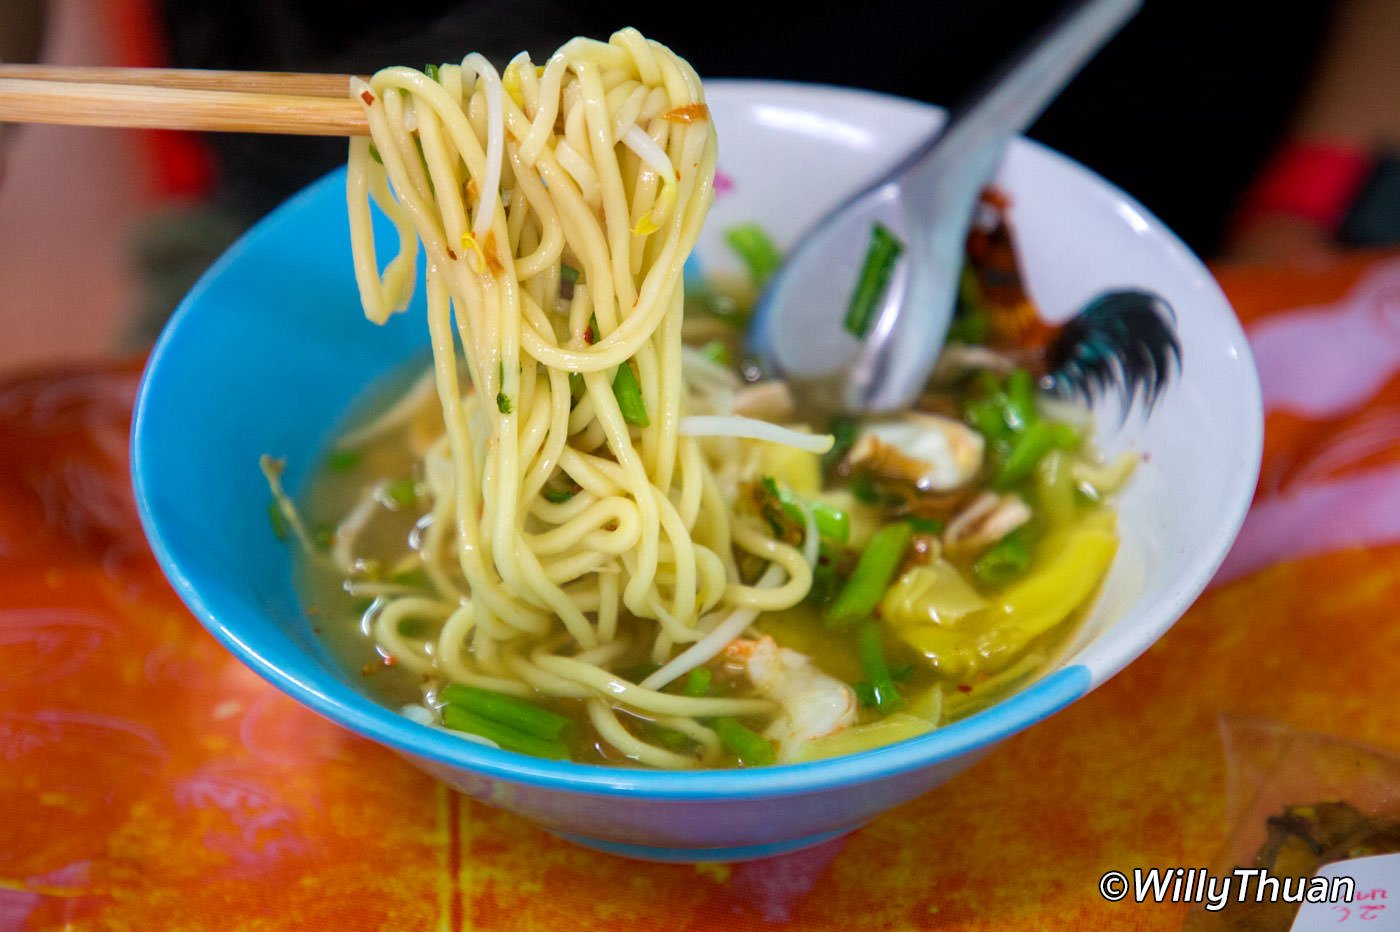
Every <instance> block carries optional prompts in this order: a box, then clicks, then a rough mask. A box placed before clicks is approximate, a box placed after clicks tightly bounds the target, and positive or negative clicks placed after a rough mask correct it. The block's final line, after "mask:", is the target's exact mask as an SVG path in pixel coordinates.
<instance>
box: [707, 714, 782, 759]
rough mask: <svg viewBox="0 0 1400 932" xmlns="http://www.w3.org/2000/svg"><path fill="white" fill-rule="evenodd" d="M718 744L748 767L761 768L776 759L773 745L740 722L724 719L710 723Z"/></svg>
mask: <svg viewBox="0 0 1400 932" xmlns="http://www.w3.org/2000/svg"><path fill="white" fill-rule="evenodd" d="M710 724H711V725H712V726H713V727H714V729H715V734H716V735H718V736H719V740H720V743H721V744H723V745H724V746H725V747H726V748H728V749H729V750H730V752H731V753H733V754H734V756H735V757H737V758H739V762H740V763H742V764H744V765H745V766H748V767H761V766H764V765H766V764H771V763H773V762H774V761H775V760H777V759H778V756H777V754H775V753H774V751H773V743H772V742H771V741H769V740H768V739H767V738H765V737H763V736H762V735H760V734H759V733H758V732H756V731H753V730H752V729H750V728H748V727H747V726H745V725H743V724H741V723H740V722H738V721H736V720H734V719H732V718H728V717H724V718H717V719H715V720H714V721H713V722H711V723H710Z"/></svg>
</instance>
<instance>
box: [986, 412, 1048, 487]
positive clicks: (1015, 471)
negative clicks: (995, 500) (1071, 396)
mask: <svg viewBox="0 0 1400 932" xmlns="http://www.w3.org/2000/svg"><path fill="white" fill-rule="evenodd" d="M1053 449H1055V430H1054V426H1053V425H1052V424H1050V423H1049V422H1048V421H1036V422H1034V423H1033V424H1031V425H1030V426H1029V427H1027V428H1026V429H1025V431H1024V432H1023V433H1021V435H1020V436H1018V437H1017V438H1016V439H1015V440H1014V441H1012V443H1011V452H1010V453H1008V454H1007V456H1006V459H1005V461H1003V462H1002V464H1001V466H1000V468H998V469H997V471H996V475H994V476H993V477H992V487H993V488H997V489H1009V488H1011V487H1012V486H1014V485H1017V484H1018V483H1020V482H1022V481H1024V480H1025V479H1027V478H1028V477H1029V476H1030V475H1031V473H1033V472H1035V467H1036V464H1038V463H1039V462H1040V461H1041V459H1042V458H1043V457H1044V456H1045V454H1047V453H1049V452H1050V451H1051V450H1053Z"/></svg>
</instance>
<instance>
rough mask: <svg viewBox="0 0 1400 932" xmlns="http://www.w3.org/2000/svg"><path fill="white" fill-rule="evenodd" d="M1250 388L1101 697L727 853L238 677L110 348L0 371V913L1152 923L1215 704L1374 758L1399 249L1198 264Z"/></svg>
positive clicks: (431, 922)
mask: <svg viewBox="0 0 1400 932" xmlns="http://www.w3.org/2000/svg"><path fill="white" fill-rule="evenodd" d="M1221 279H1222V282H1223V284H1224V285H1225V287H1226V290H1227V292H1228V293H1229V294H1230V297H1231V298H1232V300H1233V301H1234V303H1235V305H1236V307H1237V308H1238V310H1239V312H1240V314H1241V316H1242V318H1243V319H1244V320H1245V322H1246V324H1247V326H1248V328H1249V332H1250V336H1251V340H1252V342H1253V343H1254V345H1255V346H1256V349H1257V353H1258V357H1259V362H1260V368H1261V373H1262V380H1263V384H1264V390H1265V397H1266V400H1267V403H1268V406H1269V416H1268V424H1267V439H1266V453H1265V463H1264V471H1263V478H1262V480H1261V483H1260V490H1259V494H1258V497H1257V499H1256V503H1255V508H1254V510H1253V512H1252V513H1251V516H1250V519H1249V521H1248V522H1247V524H1246V526H1245V529H1244V532H1243V533H1242V535H1241V537H1240V540H1239V542H1238V544H1237V546H1236V548H1235V550H1234V552H1233V553H1232V555H1231V557H1230V559H1229V560H1228V561H1227V563H1226V566H1225V567H1224V569H1223V570H1222V572H1221V575H1220V576H1219V577H1218V578H1217V580H1216V583H1215V584H1214V585H1213V587H1212V589H1211V590H1210V591H1208V592H1207V594H1206V595H1205V596H1203V597H1202V598H1201V599H1200V600H1199V601H1198V602H1197V604H1196V605H1195V607H1193V608H1192V609H1191V611H1190V612H1189V613H1188V614H1187V616H1186V617H1185V618H1183V619H1182V620H1181V621H1180V622H1179V623H1178V624H1177V625H1176V627H1175V628H1174V629H1173V630H1172V631H1171V632H1169V633H1168V634H1167V635H1166V637H1164V638H1163V639H1162V640H1161V641H1160V642H1159V643H1158V644H1157V645H1156V646H1155V647H1153V648H1152V649H1151V650H1150V651H1148V652H1147V654H1146V655H1145V656H1143V657H1142V658H1141V659H1140V660H1138V661H1137V662H1136V663H1134V664H1133V665H1132V666H1130V667H1129V668H1128V669H1127V670H1126V671H1125V672H1123V673H1122V674H1120V675H1119V676H1118V677H1116V678H1115V679H1114V680H1113V681H1111V682H1110V683H1108V684H1107V685H1106V686H1104V687H1103V688H1101V689H1099V690H1098V691H1097V692H1095V693H1094V694H1092V695H1090V696H1089V697H1088V698H1086V699H1084V700H1082V701H1080V702H1078V703H1076V704H1075V705H1073V706H1071V707H1070V708H1069V709H1068V710H1066V711H1065V712H1062V713H1061V714H1059V715H1057V716H1055V717H1054V718H1052V719H1051V720H1049V721H1048V722H1046V723H1044V724H1042V725H1039V726H1037V727H1036V728H1034V729H1033V730H1031V731H1029V732H1027V733H1025V734H1022V735H1020V736H1018V737H1016V738H1014V739H1012V740H1011V741H1009V742H1008V743H1007V744H1006V745H1005V746H1004V747H1003V748H1002V749H1000V750H998V751H997V752H995V753H994V754H992V755H991V756H990V757H988V758H987V759H986V760H985V761H983V762H982V763H980V764H979V765H977V766H975V767H974V768H972V769H971V770H970V771H968V772H967V773H965V774H964V775H963V776H961V777H959V778H957V779H956V780H954V781H953V782H951V783H949V784H947V785H945V786H943V787H941V788H939V789H938V790H935V791H934V792H932V793H930V794H929V795H927V796H925V797H923V798H922V799H919V800H917V801H915V802H913V803H910V804H908V805H906V806H904V807H902V808H900V809H898V810H896V811H894V812H891V813H889V814H888V815H886V816H884V817H882V818H880V819H878V820H876V821H875V822H873V823H872V824H870V825H869V826H868V827H867V828H865V829H864V830H862V831H860V832H857V833H856V834H854V835H851V836H849V837H847V838H844V839H839V840H837V841H834V842H830V843H828V844H826V845H823V846H821V847H819V848H815V849H811V850H808V851H804V852H799V853H797V854H794V855H790V856H787V857H782V858H776V859H773V860H770V861H763V862H753V863H748V864H740V865H733V866H728V865H703V866H700V867H695V866H671V865H659V864H644V863H637V862H632V861H626V860H621V859H616V858H611V857H607V856H604V855H600V854H595V853H592V852H589V851H585V850H583V849H580V848H576V847H573V846H571V845H569V844H566V843H564V842H561V841H558V840H556V839H555V838H553V837H551V836H549V835H547V834H545V833H544V832H542V831H540V830H538V829H535V828H533V827H532V826H530V825H529V824H528V823H526V822H524V821H522V820H520V819H518V818H516V817H514V816H511V815H508V814H505V813H503V812H499V811H496V810H494V809H490V808H488V807H486V806H484V805H480V804H478V803H475V802H472V801H469V800H467V799H465V798H462V797H458V796H455V795H453V794H450V793H448V792H447V791H446V790H444V789H443V788H442V787H441V786H439V785H437V784H435V783H434V782H432V781H431V780H429V779H428V778H427V777H425V776H423V775H422V774H420V773H419V772H418V771H416V770H414V769H412V768H411V767H410V766H408V765H407V764H405V763H403V762H402V761H400V760H399V758H397V757H395V756H394V755H393V754H391V753H390V752H388V751H385V750H383V749H381V748H379V747H377V746H375V745H373V744H370V743H369V742H366V741H362V740H359V739H357V738H355V737H352V736H350V735H348V734H347V733H344V732H342V731H341V730H339V729H338V728H337V727H336V726H333V725H331V724H330V723H328V722H326V721H324V720H322V719H320V718H319V717H317V716H316V715H314V714H313V713H311V712H309V711H307V710H305V709H303V708H302V707H300V706H299V705H297V704H296V703H294V702H293V701H291V700H290V699H287V698H285V697H283V696H282V695H281V694H280V693H278V692H277V691H275V690H274V689H273V688H272V687H270V686H268V685H267V684H265V683H264V682H262V681H261V680H260V679H258V678H257V677H256V676H254V675H253V674H252V673H250V672H248V671H247V670H246V669H245V668H244V667H243V666H242V665H240V664H239V663H238V662H237V661H235V660H234V659H233V658H232V657H231V656H230V655H228V654H227V653H226V652H225V651H224V650H223V649H222V648H220V647H219V646H218V645H217V644H216V643H215V642H214V640H213V639H212V638H211V637H210V636H209V635H208V634H206V633H205V632H204V630H203V628H201V627H200V626H199V624H198V623H197V622H196V621H195V620H194V619H193V618H192V617H191V616H190V615H189V614H188V613H187V612H186V611H185V610H184V609H183V607H182V606H181V604H180V603H179V601H178V600H177V599H176V597H175V596H174V595H173V593H172V592H171V591H170V589H169V588H168V586H167V585H166V584H165V582H164V579H163V577H162V576H161V575H160V573H159V571H158V570H157V568H156V566H155V563H154V561H153V560H152V558H151V557H150V555H149V553H148V551H147V549H146V546H145V543H144V541H143V539H142V537H141V534H140V529H139V527H138V525H137V522H136V517H135V513H134V509H133V506H132V503H131V499H130V493H129V491H128V474H127V468H126V442H127V430H128V422H129V416H130V405H131V401H132V398H133V395H134V391H135V386H136V382H137V378H138V370H137V368H136V367H135V366H125V367H123V366H118V365H113V366H109V367H102V368H88V369H83V370H80V371H61V372H47V373H42V374H36V375H33V376H20V377H14V378H11V379H9V380H8V381H5V382H4V383H3V384H0V929H6V930H7V929H25V930H29V929H60V928H65V929H68V928H71V929H136V930H146V929H165V930H174V929H191V928H221V929H234V928H237V929H321V928H329V929H335V930H337V932H356V930H362V929H381V928H393V929H456V928H476V929H511V930H520V929H550V930H553V929H565V928H585V929H587V928H599V929H608V930H613V932H622V930H628V929H638V930H642V929H645V930H654V929H660V928H666V929H696V930H699V929H711V928H713V929H726V930H730V929H759V928H764V929H766V928H772V927H783V926H789V927H792V928H804V929H832V930H838V929H839V930H842V932H853V930H860V929H889V928H928V929H958V930H964V929H989V930H991V929H996V930H1008V929H1010V930H1014V929H1023V928H1024V929H1032V928H1034V929H1084V928H1100V927H1113V928H1125V929H1176V928H1179V927H1180V925H1181V922H1182V919H1183V916H1184V912H1185V909H1186V907H1185V906H1184V905H1181V904H1177V905H1161V906H1154V905H1137V904H1132V903H1127V902H1124V903H1107V902H1104V901H1103V900H1102V899H1101V898H1100V896H1099V894H1098V878H1099V877H1100V875H1101V874H1102V873H1103V872H1105V871H1107V870H1111V869H1118V870H1127V871H1130V870H1131V869H1132V868H1134V867H1177V866H1184V867H1192V866H1195V867H1204V866H1206V865H1208V864H1209V863H1210V862H1211V860H1212V857H1213V855H1214V854H1215V853H1216V851H1217V850H1218V849H1219V847H1220V845H1221V842H1222V839H1223V835H1224V831H1225V828H1226V825H1225V763H1224V757H1223V754H1222V748H1221V742H1220V737H1219V731H1218V721H1219V717H1220V715H1221V714H1222V713H1241V714H1247V715H1255V716H1262V717H1266V718H1269V719H1273V720H1277V721H1280V722H1283V723H1286V724H1288V725H1292V726H1294V727H1297V728H1301V729H1305V730H1309V731H1317V732H1325V733H1330V734H1336V735H1339V736H1342V737H1347V738H1352V739H1358V740H1361V741H1366V742H1369V743H1372V744H1376V745H1379V746H1383V747H1390V748H1395V749H1400V678H1397V677H1396V676H1395V672H1394V663H1393V660H1391V659H1390V658H1393V657H1395V656H1397V655H1400V625H1397V624H1396V623H1395V622H1394V620H1393V619H1394V612H1395V606H1396V605H1400V546H1397V544H1400V376H1397V373H1400V259H1398V258H1395V257H1375V256H1372V257H1367V258H1353V259H1348V260H1345V261H1339V262H1336V263H1329V264H1324V265H1318V266H1315V267H1310V268H1301V269H1288V270H1283V269H1277V268H1258V269H1225V270H1222V271H1221Z"/></svg>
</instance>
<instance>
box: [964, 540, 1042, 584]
mask: <svg viewBox="0 0 1400 932" xmlns="http://www.w3.org/2000/svg"><path fill="white" fill-rule="evenodd" d="M1030 565H1031V548H1030V545H1029V544H1028V543H1027V542H1026V538H1025V536H1024V535H1022V534H1021V532H1020V531H1019V530H1016V531H1012V532H1011V533H1010V534H1007V535H1006V536H1005V537H1003V538H1002V539H1001V540H999V541H997V542H996V543H995V544H993V545H992V546H990V547H988V548H987V549H986V550H985V551H984V552H983V553H982V555H981V556H980V557H978V558H977V559H976V560H974V561H973V563H972V575H973V576H974V577H975V578H976V579H977V581H978V582H980V583H982V584H983V585H984V586H1004V585H1006V584H1007V583H1009V582H1011V581H1012V580H1014V579H1017V578H1018V577H1020V576H1021V575H1023V574H1024V573H1025V572H1026V570H1027V569H1029V568H1030Z"/></svg>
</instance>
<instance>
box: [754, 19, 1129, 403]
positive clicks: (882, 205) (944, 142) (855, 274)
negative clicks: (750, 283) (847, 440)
mask: <svg viewBox="0 0 1400 932" xmlns="http://www.w3.org/2000/svg"><path fill="white" fill-rule="evenodd" d="M1141 6H1142V0H1079V2H1076V3H1073V4H1071V5H1070V6H1069V7H1067V8H1066V9H1065V11H1064V12H1063V13H1062V14H1061V15H1060V16H1059V17H1058V18H1057V19H1056V20H1055V21H1054V22H1052V23H1051V24H1050V25H1049V26H1047V27H1046V28H1045V30H1043V31H1042V33H1041V34H1040V35H1038V36H1037V37H1035V38H1034V39H1032V40H1031V41H1030V42H1029V43H1027V45H1025V46H1024V47H1023V48H1021V49H1020V50H1018V51H1017V52H1016V53H1015V54H1014V55H1013V56H1012V57H1011V58H1010V59H1008V60H1007V61H1006V62H1005V63H1004V64H1003V66H1002V68H1001V69H1000V70H999V72H998V73H997V74H996V75H994V76H993V77H992V78H991V79H990V80H989V81H988V82H987V83H986V84H984V85H983V86H982V87H981V88H980V89H979V90H978V91H977V92H976V93H975V94H974V95H973V96H972V97H971V98H970V99H969V100H967V101H966V102H965V103H964V104H963V105H962V107H960V108H958V109H955V110H954V111H953V112H952V114H951V116H950V118H949V120H948V122H947V123H946V124H945V125H943V126H942V127H940V128H939V129H938V130H937V131H935V132H934V133H932V134H931V135H930V136H928V137H927V138H926V139H924V140H923V141H922V142H921V143H920V144H919V145H918V146H917V147H915V148H914V149H913V150H912V151H911V153H910V154H909V155H908V156H907V157H905V158H904V159H903V160H901V161H900V162H899V163H898V164H896V165H895V166H894V167H893V168H891V169H890V170H889V171H888V172H887V173H886V174H884V175H883V176H881V177H880V178H878V179H876V180H875V181H874V182H873V183H871V184H870V185H868V186H867V187H865V188H864V189H862V190H860V191H858V192H857V193H856V194H855V195H854V196H853V197H851V198H849V199H848V200H846V201H845V202H843V203H842V204H840V205H838V206H837V207H836V208H835V209H833V210H832V211H830V212H829V213H827V214H826V215H825V216H823V217H822V218H821V219H820V220H818V221H817V223H816V224H815V225H813V226H812V227H811V229H810V230H809V231H808V232H807V233H806V234H805V235H804V236H803V237H802V238H801V239H800V240H799V241H798V242H797V244H796V245H795V247H794V248H793V250H792V251H791V252H790V253H789V255H788V258H787V260H786V261H785V262H784V263H783V266H782V267H781V268H780V269H779V270H778V273H777V274H776V275H775V276H774V279H773V281H772V282H771V283H770V284H769V286H768V288H767V289H766V290H765V291H764V293H763V295H762V296H761V297H760V299H759V303H758V306H757V307H756V309H755V313H754V320H753V323H752V325H751V326H750V329H749V335H748V340H749V343H748V349H749V352H750V354H751V355H752V356H753V357H754V358H755V359H756V360H757V362H758V365H759V368H760V369H761V370H762V371H764V372H765V373H766V374H767V375H769V376H773V377H777V378H782V379H785V380H787V381H789V382H791V383H793V384H794V386H795V387H796V390H795V391H794V392H793V394H794V396H796V397H799V398H801V399H802V405H801V406H802V408H803V409H804V413H805V414H806V415H807V416H808V419H809V420H811V419H814V418H815V420H813V422H814V423H818V422H820V421H821V419H822V418H821V416H822V415H823V414H836V413H846V414H861V413H864V412H866V411H875V412H879V411H894V410H899V409H901V408H906V407H908V406H909V404H910V402H912V401H913V400H914V397H915V396H916V395H917V394H918V392H919V389H920V388H921V387H922V386H923V385H924V383H925V382H926V381H927V380H928V376H929V373H930V372H931V371H932V369H933V365H934V362H935V360H936V359H937V358H938V353H939V351H940V350H941V349H942V347H943V340H944V336H945V335H946V334H947V332H948V325H949V323H950V322H951V321H952V317H953V307H954V299H955V296H956V294H957V289H958V280H959V276H960V274H961V270H962V263H963V247H964V243H965V242H966V240H967V232H968V227H969V225H970V223H971V220H972V213H973V208H974V206H975V203H976V200H977V197H978V195H979V193H980V192H981V190H982V188H983V187H984V186H985V185H986V183H987V180H988V179H989V178H990V177H991V175H992V173H993V172H994V171H995V170H996V166H997V164H998V163H999V162H1000V161H1001V158H1002V155H1003V153H1004V152H1005V150H1006V145H1007V143H1008V141H1009V140H1010V139H1011V138H1012V137H1013V136H1014V135H1016V134H1017V133H1019V132H1020V131H1021V130H1023V129H1025V127H1026V126H1028V125H1029V124H1030V122H1031V121H1032V120H1033V119H1034V118H1035V117H1036V116H1038V115H1039V114H1040V113H1041V111H1042V110H1044V109H1045V107H1046V106H1047V105H1048V104H1049V103H1050V101H1051V100H1053V99H1054V98H1055V96H1056V95H1057V94H1058V93H1059V91H1060V90H1061V89H1062V88H1063V87H1064V86H1065V85H1066V84H1068V83H1069V81H1070V79H1072V78H1073V77H1074V75H1075V74H1077V73H1078V71H1079V69H1080V68H1081V67H1083V65H1084V64H1085V63H1086V62H1087V61H1088V60H1089V59H1090V58H1091V57H1092V56H1093V55H1094V53H1095V52H1097V51H1098V50H1099V49H1100V48H1102V47H1103V45H1104V43H1106V42H1107V41H1108V40H1109V39H1110V38H1111V37H1112V36H1114V35H1115V34H1116V33H1117V32H1118V30H1119V29H1120V28H1122V26H1123V24H1124V23H1126V22H1127V21H1128V20H1129V19H1131V18H1132V16H1133V15H1134V14H1136V13H1137V11H1138V9H1139V8H1140V7H1141ZM880 227H883V228H884V229H885V230H886V231H888V232H889V233H891V234H893V236H894V238H895V240H896V241H897V242H899V243H900V244H901V248H900V253H901V254H902V255H900V256H896V258H895V259H894V264H893V267H892V268H891V269H889V271H888V280H887V282H886V283H885V285H884V287H883V288H880V289H878V290H876V291H874V292H873V294H869V295H867V296H866V297H867V298H870V299H871V300H870V302H866V304H865V307H863V308H862V309H861V311H859V312H858V311H857V306H858V305H861V304H862V301H861V300H860V298H859V297H857V292H858V290H859V289H860V287H861V284H862V281H863V280H864V279H866V278H869V277H871V276H872V273H874V272H875V270H874V269H873V267H872V266H873V260H872V258H871V257H872V256H873V251H872V252H867V248H866V245H867V244H868V243H871V242H872V235H873V234H872V231H874V230H876V229H877V228H880ZM875 274H877V275H878V273H875ZM853 318H862V319H864V320H867V321H868V325H865V326H862V325H860V323H859V322H858V321H857V320H855V319H853Z"/></svg>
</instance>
